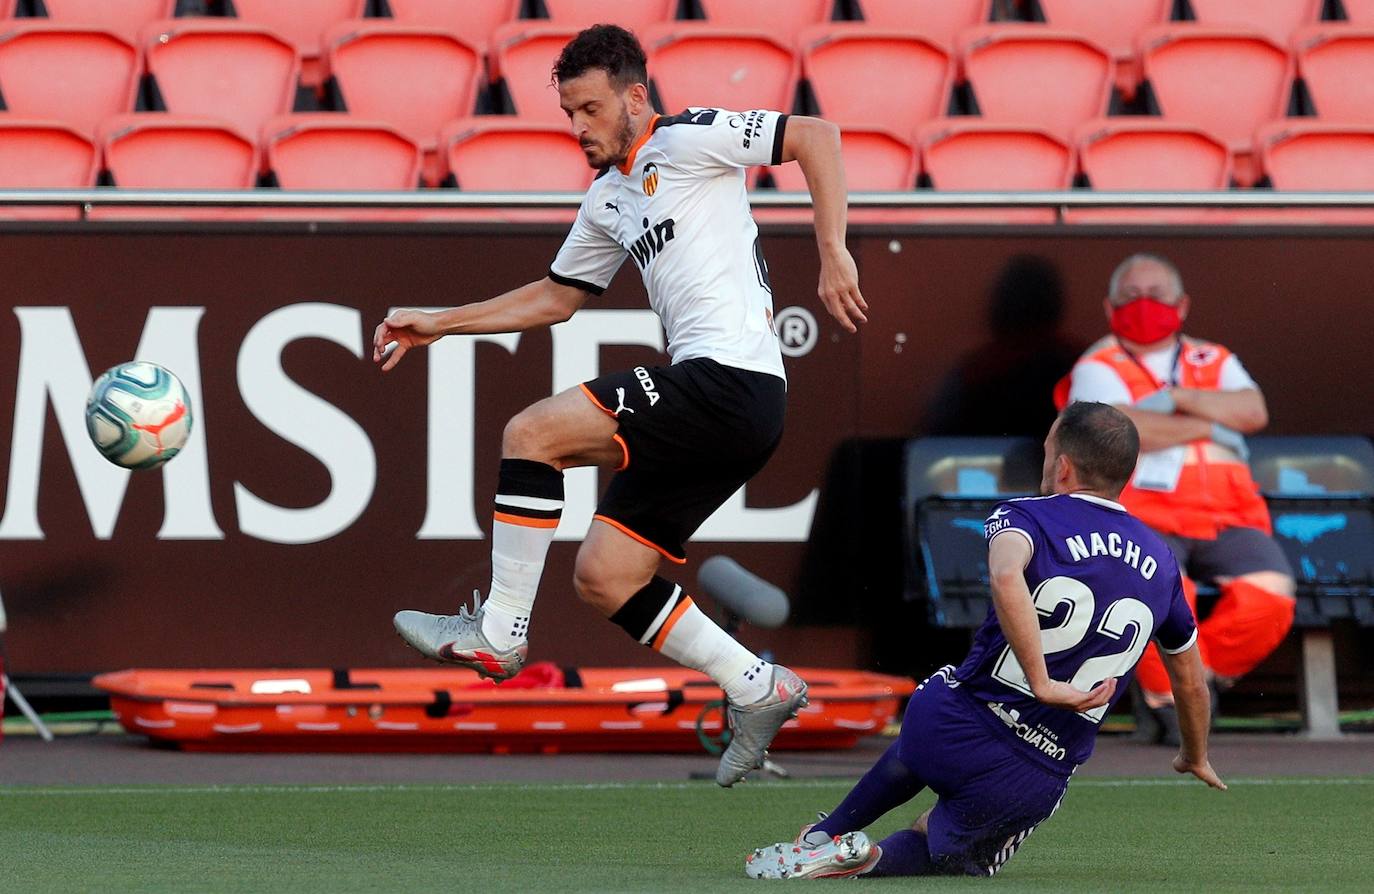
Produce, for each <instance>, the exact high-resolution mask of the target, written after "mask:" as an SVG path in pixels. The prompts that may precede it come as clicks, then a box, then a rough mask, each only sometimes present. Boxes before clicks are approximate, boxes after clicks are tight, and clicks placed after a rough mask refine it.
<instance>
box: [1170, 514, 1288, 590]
mask: <svg viewBox="0 0 1374 894" xmlns="http://www.w3.org/2000/svg"><path fill="white" fill-rule="evenodd" d="M1192 558H1193V566H1194V567H1195V568H1196V569H1197V574H1196V576H1197V577H1201V578H1204V579H1211V580H1221V581H1223V582H1224V581H1227V580H1231V579H1234V578H1237V577H1247V576H1249V575H1254V574H1266V575H1267V576H1273V577H1274V578H1287V579H1288V582H1289V583H1288V586H1289V588H1290V589H1291V584H1292V578H1293V566H1292V565H1291V564H1289V562H1288V556H1286V555H1285V554H1284V552H1283V547H1281V546H1279V544H1278V541H1276V540H1275V539H1274V538H1273V537H1270V536H1269V535H1268V534H1266V533H1264V532H1263V531H1260V530H1257V529H1255V528H1226V529H1225V530H1223V531H1222V532H1221V533H1220V534H1218V535H1217V539H1215V540H1207V541H1198V543H1197V546H1196V547H1195V548H1194V550H1193V557H1192Z"/></svg>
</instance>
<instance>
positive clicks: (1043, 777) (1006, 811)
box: [926, 743, 1069, 876]
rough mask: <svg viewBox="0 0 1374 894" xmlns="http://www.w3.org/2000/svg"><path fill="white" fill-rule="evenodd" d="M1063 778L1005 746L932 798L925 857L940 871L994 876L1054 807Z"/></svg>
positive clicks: (1065, 784) (1064, 785) (1065, 782)
mask: <svg viewBox="0 0 1374 894" xmlns="http://www.w3.org/2000/svg"><path fill="white" fill-rule="evenodd" d="M999 744H1005V745H1006V746H1007V747H1008V749H1009V748H1010V743H999ZM988 759H989V758H988V757H985V758H984V760H988ZM1068 782H1069V781H1068V779H1067V778H1066V777H1061V776H1056V775H1054V774H1052V773H1049V772H1048V771H1045V770H1043V769H1041V768H1039V767H1037V766H1035V765H1033V764H1031V763H1029V762H1028V761H1026V760H1025V759H1024V758H1022V757H1019V756H1017V755H1014V754H1012V753H1010V751H1009V750H1008V752H1007V753H1005V754H1004V756H1003V757H1002V758H1000V759H992V760H991V763H989V764H985V765H984V766H983V767H982V768H981V771H980V772H978V773H976V774H973V775H971V776H970V777H969V778H968V779H966V780H965V781H964V783H963V784H962V785H961V786H960V787H959V788H958V789H957V790H956V791H953V792H949V793H948V794H942V795H941V797H940V799H939V800H938V801H937V802H936V804H935V807H934V808H932V810H931V812H930V816H929V818H928V819H927V820H926V840H927V842H928V843H929V846H930V856H931V859H932V860H934V861H935V864H936V865H937V866H938V867H940V870H941V871H942V872H946V873H951V874H964V875H982V876H987V875H994V874H995V873H996V872H997V871H998V870H1000V869H1001V868H1002V867H1003V866H1004V865H1006V862H1007V861H1008V860H1010V859H1011V858H1012V856H1013V855H1014V854H1015V853H1016V851H1017V850H1018V849H1019V848H1020V847H1021V845H1022V844H1023V843H1024V842H1025V840H1026V839H1027V838H1029V837H1030V834H1031V833H1032V832H1034V831H1035V829H1036V827H1037V826H1039V825H1040V824H1041V823H1042V822H1044V821H1045V820H1047V819H1049V817H1050V816H1051V815H1052V814H1053V813H1054V812H1055V810H1057V809H1058V808H1059V804H1060V801H1061V800H1062V799H1063V797H1064V792H1065V791H1066V789H1067V788H1068Z"/></svg>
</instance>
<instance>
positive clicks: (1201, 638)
mask: <svg viewBox="0 0 1374 894" xmlns="http://www.w3.org/2000/svg"><path fill="white" fill-rule="evenodd" d="M1183 595H1184V597H1185V598H1186V599H1187V600H1188V605H1189V607H1191V608H1192V610H1193V617H1197V586H1196V585H1195V584H1194V583H1193V582H1192V580H1191V579H1189V578H1187V577H1185V578H1183ZM1296 604H1297V603H1296V602H1295V601H1294V600H1293V599H1292V598H1291V597H1289V596H1285V595H1283V594H1282V593H1273V592H1270V591H1269V590H1265V589H1263V588H1261V587H1257V586H1255V585H1254V584H1252V583H1249V582H1248V581H1243V580H1233V581H1231V582H1230V583H1228V584H1226V585H1225V586H1224V587H1222V588H1221V598H1220V599H1218V600H1217V604H1216V607H1215V608H1213V609H1212V613H1211V614H1210V615H1208V616H1207V620H1205V621H1202V622H1200V623H1199V624H1198V629H1197V644H1198V652H1199V654H1200V656H1201V658H1202V664H1203V666H1204V667H1207V668H1210V669H1211V670H1212V672H1213V673H1215V674H1216V675H1217V676H1220V677H1240V676H1244V675H1245V674H1247V673H1249V672H1250V671H1252V670H1254V668H1255V665H1257V664H1259V663H1260V662H1261V661H1263V660H1264V659H1265V658H1267V657H1268V655H1269V653H1270V652H1272V651H1274V649H1276V648H1278V645H1279V643H1281V642H1283V638H1284V637H1285V636H1287V635H1288V629H1289V628H1290V627H1292V626H1293V610H1294V607H1295V606H1296ZM1136 679H1137V680H1139V681H1140V688H1141V689H1143V690H1145V691H1146V692H1149V693H1155V694H1160V695H1162V694H1165V693H1169V692H1172V688H1171V687H1170V686H1169V675H1168V674H1167V673H1166V672H1165V670H1164V662H1163V661H1162V660H1161V659H1160V657H1159V649H1158V647H1156V646H1155V644H1154V643H1150V646H1149V648H1148V649H1146V650H1145V654H1144V656H1142V657H1141V659H1140V664H1138V665H1136Z"/></svg>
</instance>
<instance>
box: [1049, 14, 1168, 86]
mask: <svg viewBox="0 0 1374 894" xmlns="http://www.w3.org/2000/svg"><path fill="white" fill-rule="evenodd" d="M1037 2H1038V3H1039V4H1040V10H1041V12H1043V13H1044V15H1045V22H1046V23H1047V24H1049V26H1050V27H1052V28H1058V29H1062V30H1064V31H1073V32H1077V33H1078V34H1082V35H1083V36H1084V37H1086V38H1088V39H1089V40H1092V41H1095V42H1097V43H1098V44H1101V45H1102V47H1103V48H1105V49H1106V50H1107V51H1108V52H1109V53H1111V54H1112V58H1113V59H1115V60H1116V86H1117V89H1118V90H1120V91H1121V95H1122V96H1125V97H1127V98H1130V97H1133V96H1135V90H1136V86H1137V85H1138V84H1139V83H1140V64H1139V61H1138V60H1137V59H1136V55H1135V44H1136V38H1137V37H1138V36H1139V35H1140V34H1141V33H1142V32H1144V30H1145V29H1146V28H1149V27H1150V26H1152V25H1158V24H1160V23H1162V22H1166V21H1168V20H1169V10H1170V8H1171V7H1172V6H1173V0H1037Z"/></svg>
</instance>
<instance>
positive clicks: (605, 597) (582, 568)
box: [573, 550, 612, 608]
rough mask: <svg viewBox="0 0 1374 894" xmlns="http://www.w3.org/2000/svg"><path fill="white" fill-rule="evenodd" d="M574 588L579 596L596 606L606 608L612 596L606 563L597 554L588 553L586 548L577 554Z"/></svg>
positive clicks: (574, 569)
mask: <svg viewBox="0 0 1374 894" xmlns="http://www.w3.org/2000/svg"><path fill="white" fill-rule="evenodd" d="M573 589H574V590H575V591H576V592H577V597H578V598H579V599H581V600H582V601H583V602H585V603H587V604H588V605H591V606H593V607H595V608H604V607H605V606H606V605H607V604H608V603H609V602H610V598H611V589H612V588H611V581H610V576H609V575H608V574H607V573H606V569H605V567H604V563H603V562H602V561H601V560H600V559H599V558H597V557H596V556H592V555H588V554H587V551H586V550H582V551H580V552H578V554H577V564H576V565H574V566H573Z"/></svg>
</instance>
